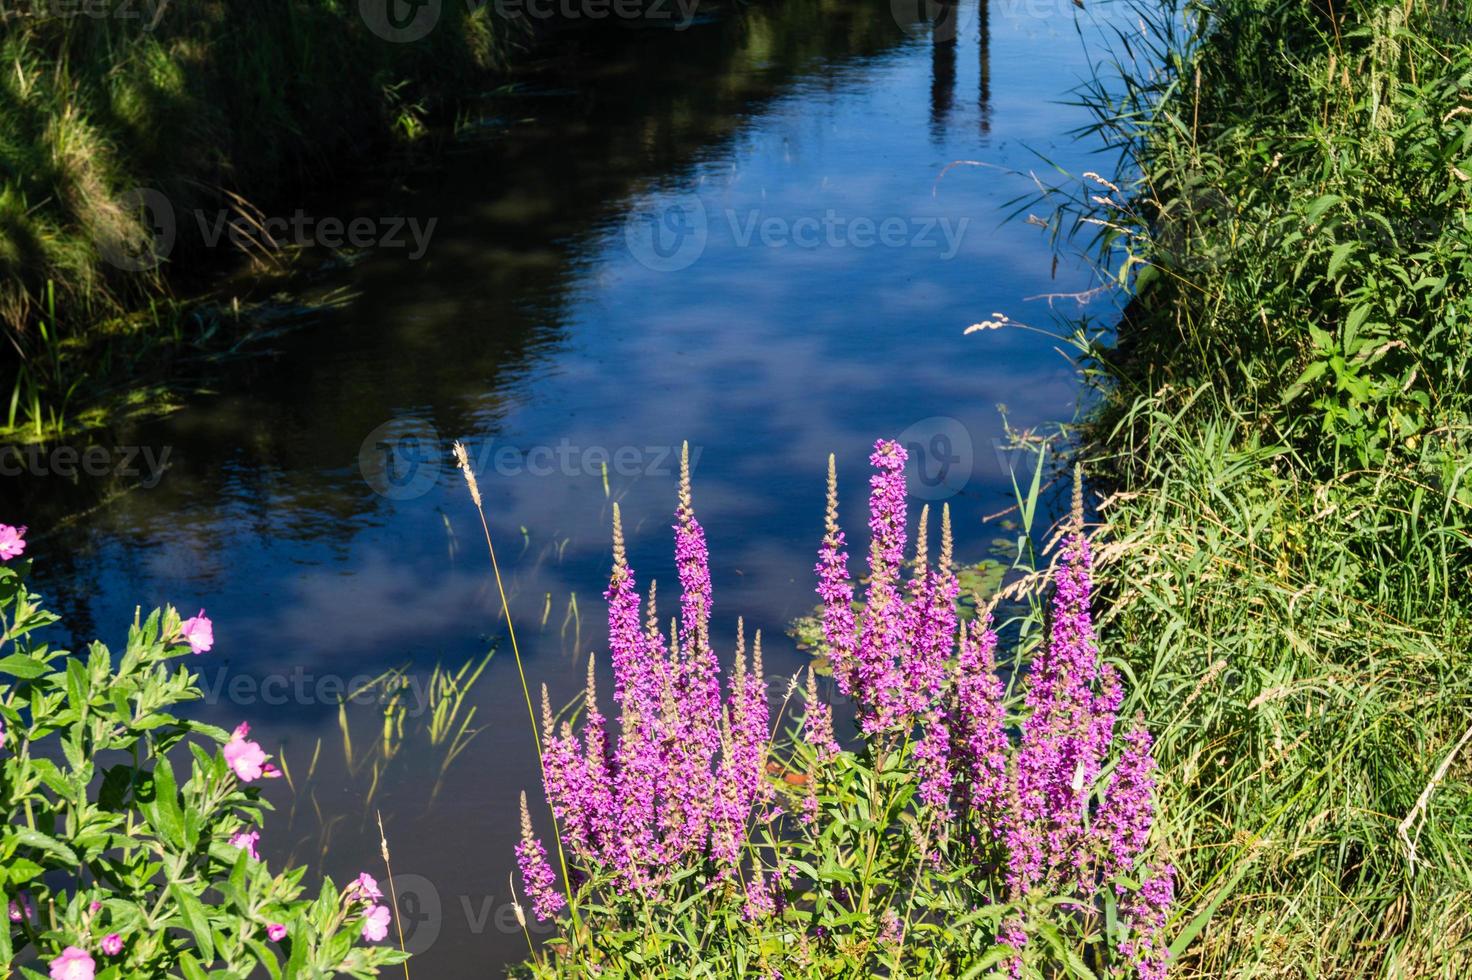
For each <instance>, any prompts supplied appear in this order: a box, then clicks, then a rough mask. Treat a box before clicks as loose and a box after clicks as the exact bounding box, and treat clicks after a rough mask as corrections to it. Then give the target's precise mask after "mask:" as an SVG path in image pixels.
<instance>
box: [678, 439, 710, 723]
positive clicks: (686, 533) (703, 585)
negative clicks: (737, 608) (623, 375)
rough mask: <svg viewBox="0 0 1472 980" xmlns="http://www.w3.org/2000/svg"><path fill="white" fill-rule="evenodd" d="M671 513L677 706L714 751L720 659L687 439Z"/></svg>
mask: <svg viewBox="0 0 1472 980" xmlns="http://www.w3.org/2000/svg"><path fill="white" fill-rule="evenodd" d="M675 518H676V522H675V527H674V530H675V567H676V569H677V570H678V572H679V576H680V589H681V592H680V631H679V643H678V648H679V651H680V656H681V661H682V663H681V666H682V667H683V668H684V671H683V681H684V683H683V685H682V688H681V702H682V703H681V711H682V714H683V715H684V717H685V720H686V721H687V723H688V725H689V727H690V732H691V734H692V735H693V736H694V737H696V738H698V739H699V740H700V741H701V743H702V744H704V745H705V746H706V747H707V748H708V749H710V750H711V751H714V749H715V747H716V745H717V744H718V743H719V739H720V735H719V733H718V731H717V729H718V724H719V716H720V711H721V684H720V664H719V663H718V662H717V660H716V655H715V651H714V650H712V649H711V645H710V610H711V584H710V552H709V549H708V548H707V546H706V543H705V530H704V529H703V528H702V527H701V526H700V522H699V521H698V520H696V518H695V505H694V503H693V502H692V498H691V493H690V447H689V445H688V444H687V445H686V446H685V447H684V450H683V452H682V455H681V459H680V505H679V507H678V508H677V509H676V511H675Z"/></svg>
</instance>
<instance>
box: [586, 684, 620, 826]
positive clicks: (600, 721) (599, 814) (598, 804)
mask: <svg viewBox="0 0 1472 980" xmlns="http://www.w3.org/2000/svg"><path fill="white" fill-rule="evenodd" d="M584 717H585V721H584V723H583V758H584V764H585V766H586V775H585V777H584V778H585V780H586V781H585V783H584V786H585V787H586V793H587V814H588V815H587V835H588V838H589V844H590V847H591V848H592V849H594V850H603V849H606V847H607V844H608V842H609V841H612V840H614V839H616V838H617V837H618V832H619V827H618V814H617V813H616V812H615V810H614V802H613V777H612V775H611V774H610V772H609V770H608V736H607V732H606V731H605V721H604V718H603V715H602V713H600V712H599V710H598V684H597V675H596V673H595V667H594V660H593V658H592V657H589V658H588V689H587V692H586V694H585V695H584Z"/></svg>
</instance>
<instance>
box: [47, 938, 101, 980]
mask: <svg viewBox="0 0 1472 980" xmlns="http://www.w3.org/2000/svg"><path fill="white" fill-rule="evenodd" d="M96 973H97V964H96V963H93V962H92V957H90V956H88V955H87V951H86V950H85V949H78V948H77V947H75V946H68V947H67V948H66V949H64V950H62V951H61V955H60V956H58V957H57V958H56V959H54V960H52V961H51V980H92V978H93V977H94V976H95V975H96Z"/></svg>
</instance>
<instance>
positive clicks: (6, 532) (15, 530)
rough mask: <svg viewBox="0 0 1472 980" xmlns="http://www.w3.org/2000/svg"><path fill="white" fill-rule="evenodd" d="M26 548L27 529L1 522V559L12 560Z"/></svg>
mask: <svg viewBox="0 0 1472 980" xmlns="http://www.w3.org/2000/svg"><path fill="white" fill-rule="evenodd" d="M25 550H26V529H25V528H24V527H11V526H10V525H9V524H0V561H10V559H12V558H14V557H15V556H16V555H18V554H20V553H21V552H22V551H25Z"/></svg>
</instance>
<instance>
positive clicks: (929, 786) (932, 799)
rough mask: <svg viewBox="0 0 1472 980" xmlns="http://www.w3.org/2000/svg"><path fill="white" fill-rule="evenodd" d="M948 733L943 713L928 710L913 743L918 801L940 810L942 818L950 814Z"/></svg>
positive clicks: (949, 745) (950, 774) (950, 778)
mask: <svg viewBox="0 0 1472 980" xmlns="http://www.w3.org/2000/svg"><path fill="white" fill-rule="evenodd" d="M950 750H951V732H950V727H949V725H948V723H947V720H946V715H945V713H944V712H942V711H940V710H938V709H931V710H930V711H928V712H927V713H926V716H925V720H924V731H923V732H922V734H921V735H920V737H919V738H918V739H917V740H916V742H915V761H916V762H917V763H918V764H919V769H920V791H919V796H920V801H921V802H922V803H924V804H925V805H926V806H929V807H934V808H935V809H936V810H938V811H940V813H941V816H942V818H943V819H946V820H949V819H950V818H951V816H952V814H951V786H952V783H953V781H954V777H953V775H952V773H951V766H950Z"/></svg>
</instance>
